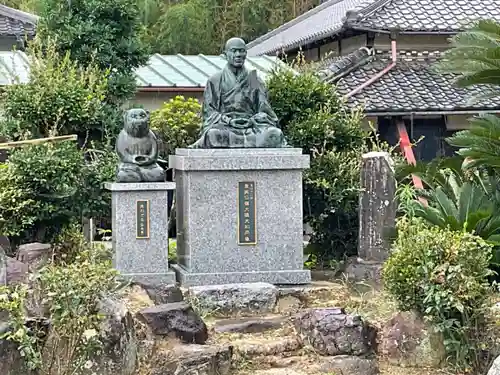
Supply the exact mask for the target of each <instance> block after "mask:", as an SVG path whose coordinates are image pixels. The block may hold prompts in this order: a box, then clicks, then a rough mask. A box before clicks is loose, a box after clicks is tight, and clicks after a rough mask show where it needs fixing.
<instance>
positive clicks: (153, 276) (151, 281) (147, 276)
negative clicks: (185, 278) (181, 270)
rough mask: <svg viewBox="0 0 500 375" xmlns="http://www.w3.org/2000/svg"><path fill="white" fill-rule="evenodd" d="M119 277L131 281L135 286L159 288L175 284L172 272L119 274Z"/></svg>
mask: <svg viewBox="0 0 500 375" xmlns="http://www.w3.org/2000/svg"><path fill="white" fill-rule="evenodd" d="M120 277H121V278H122V279H124V280H131V281H133V283H135V284H147V285H154V286H155V287H161V286H162V285H172V284H175V282H176V278H175V272H174V271H168V272H166V273H129V274H120Z"/></svg>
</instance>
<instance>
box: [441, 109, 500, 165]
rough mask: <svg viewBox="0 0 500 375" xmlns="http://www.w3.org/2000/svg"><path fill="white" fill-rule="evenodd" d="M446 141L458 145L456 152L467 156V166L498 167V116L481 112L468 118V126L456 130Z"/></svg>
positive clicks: (499, 142)
mask: <svg viewBox="0 0 500 375" xmlns="http://www.w3.org/2000/svg"><path fill="white" fill-rule="evenodd" d="M446 141H447V142H448V143H449V144H450V145H452V146H455V147H459V150H458V154H460V155H461V156H463V157H464V158H467V168H475V167H478V166H480V167H487V168H493V169H497V170H498V169H500V118H499V117H498V116H497V115H494V114H483V115H479V116H477V117H474V118H472V119H470V128H469V129H468V130H462V131H459V132H456V133H455V134H454V135H453V136H452V137H450V138H447V139H446Z"/></svg>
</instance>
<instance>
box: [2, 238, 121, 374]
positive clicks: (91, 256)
mask: <svg viewBox="0 0 500 375" xmlns="http://www.w3.org/2000/svg"><path fill="white" fill-rule="evenodd" d="M116 276H117V273H116V271H115V270H114V269H112V267H111V263H110V261H109V257H107V254H106V250H105V249H103V248H100V247H98V246H95V247H92V248H91V247H88V246H86V247H85V248H83V250H81V252H80V253H79V254H78V255H75V256H74V258H73V259H72V262H71V263H65V262H61V264H54V263H52V264H49V265H48V266H46V267H44V268H43V269H41V270H40V271H39V273H38V274H36V275H34V276H33V277H32V280H31V289H30V290H28V289H27V287H26V286H16V287H12V288H7V287H2V288H0V310H6V311H8V312H9V325H10V326H11V327H12V330H11V331H10V332H8V333H7V334H5V335H4V336H3V337H2V338H4V339H8V340H11V341H13V342H16V343H18V345H19V350H20V352H21V353H22V354H23V356H24V357H25V359H26V365H27V366H28V367H29V368H30V369H41V371H42V373H46V371H48V369H56V371H57V374H58V375H70V374H71V375H72V374H79V373H80V371H81V370H82V369H83V368H84V367H85V366H86V365H88V364H89V362H88V361H89V360H91V359H92V358H93V357H94V356H95V355H97V354H99V352H100V350H101V349H102V347H103V344H104V342H103V337H102V336H101V335H100V327H101V322H102V319H103V316H102V315H101V313H100V303H101V301H102V299H103V298H105V297H110V296H113V295H114V294H116V293H118V289H119V286H120V284H119V283H118V282H117V279H116ZM28 294H30V295H31V297H32V298H34V299H35V300H37V301H39V302H40V303H41V305H42V306H43V307H44V308H45V309H46V310H47V311H48V319H49V320H50V323H51V324H50V329H49V334H48V337H47V341H46V342H45V343H42V340H41V339H40V337H38V336H37V334H36V333H35V332H33V330H30V329H28V328H27V327H26V326H25V318H26V317H25V313H24V311H25V305H26V300H27V296H28ZM42 344H43V347H42ZM42 350H43V351H44V352H46V353H47V355H45V354H44V356H43V360H42Z"/></svg>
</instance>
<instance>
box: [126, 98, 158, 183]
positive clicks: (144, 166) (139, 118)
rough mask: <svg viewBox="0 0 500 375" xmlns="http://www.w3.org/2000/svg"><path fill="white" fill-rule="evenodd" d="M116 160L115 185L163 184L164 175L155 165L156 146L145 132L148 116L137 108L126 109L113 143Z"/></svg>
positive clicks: (154, 137) (156, 164)
mask: <svg viewBox="0 0 500 375" xmlns="http://www.w3.org/2000/svg"><path fill="white" fill-rule="evenodd" d="M116 153H117V154H118V157H119V158H120V163H119V164H118V169H117V172H116V182H163V181H165V171H164V169H163V168H161V167H160V166H159V165H158V142H157V139H156V136H155V134H154V133H153V132H152V131H151V130H150V129H149V115H148V113H147V112H146V111H145V110H144V109H141V108H133V109H129V110H128V111H127V112H126V113H125V115H124V126H123V129H122V131H121V132H120V134H119V135H118V140H117V141H116Z"/></svg>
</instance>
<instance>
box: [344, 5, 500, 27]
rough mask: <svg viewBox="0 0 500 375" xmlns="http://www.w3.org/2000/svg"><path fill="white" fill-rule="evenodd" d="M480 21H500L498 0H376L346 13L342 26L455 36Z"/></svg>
mask: <svg viewBox="0 0 500 375" xmlns="http://www.w3.org/2000/svg"><path fill="white" fill-rule="evenodd" d="M480 19H494V20H497V21H500V1H498V0H378V1H377V2H375V3H373V4H372V5H371V6H369V7H367V8H365V9H363V10H360V11H354V12H349V14H348V15H347V17H346V22H345V27H346V28H351V29H354V30H364V31H374V32H379V33H390V32H392V31H397V32H399V33H401V34H456V33H458V32H461V31H463V30H466V29H467V28H468V27H470V26H471V23H473V22H475V21H477V20H480Z"/></svg>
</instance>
